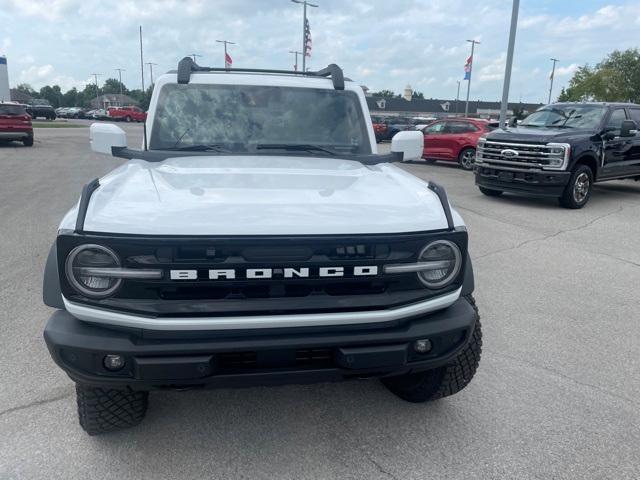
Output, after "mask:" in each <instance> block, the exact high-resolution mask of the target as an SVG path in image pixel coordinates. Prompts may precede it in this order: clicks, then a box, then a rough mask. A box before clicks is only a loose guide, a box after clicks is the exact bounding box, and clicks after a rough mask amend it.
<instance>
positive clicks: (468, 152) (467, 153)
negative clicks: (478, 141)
mask: <svg viewBox="0 0 640 480" xmlns="http://www.w3.org/2000/svg"><path fill="white" fill-rule="evenodd" d="M458 163H459V164H460V166H461V167H462V168H463V169H464V170H473V165H474V164H475V163H476V149H475V148H465V149H463V150H462V151H461V152H460V155H458Z"/></svg>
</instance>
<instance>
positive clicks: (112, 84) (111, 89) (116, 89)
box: [102, 78, 129, 95]
mask: <svg viewBox="0 0 640 480" xmlns="http://www.w3.org/2000/svg"><path fill="white" fill-rule="evenodd" d="M120 86H122V93H123V94H124V95H128V94H129V90H127V87H126V86H125V85H124V83H122V84H121V83H120V81H119V80H118V79H116V78H107V79H106V80H105V81H104V85H103V86H102V93H103V95H106V94H113V93H120Z"/></svg>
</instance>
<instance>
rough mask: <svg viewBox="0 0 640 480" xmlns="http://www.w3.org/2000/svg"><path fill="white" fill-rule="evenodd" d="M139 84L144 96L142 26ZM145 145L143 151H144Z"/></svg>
mask: <svg viewBox="0 0 640 480" xmlns="http://www.w3.org/2000/svg"><path fill="white" fill-rule="evenodd" d="M140 82H141V84H142V94H143V95H144V57H143V56H142V25H140ZM146 149H147V148H146V145H145V150H146Z"/></svg>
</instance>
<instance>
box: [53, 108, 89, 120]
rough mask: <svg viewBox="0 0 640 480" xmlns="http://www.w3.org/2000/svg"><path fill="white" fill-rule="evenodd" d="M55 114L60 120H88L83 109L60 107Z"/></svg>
mask: <svg viewBox="0 0 640 480" xmlns="http://www.w3.org/2000/svg"><path fill="white" fill-rule="evenodd" d="M55 113H56V115H57V116H58V117H60V118H86V111H85V110H84V109H83V108H81V107H60V108H56V110H55Z"/></svg>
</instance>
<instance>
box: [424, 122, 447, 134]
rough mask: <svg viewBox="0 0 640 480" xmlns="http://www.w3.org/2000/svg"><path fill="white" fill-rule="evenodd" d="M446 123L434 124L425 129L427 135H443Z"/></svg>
mask: <svg viewBox="0 0 640 480" xmlns="http://www.w3.org/2000/svg"><path fill="white" fill-rule="evenodd" d="M444 125H445V122H438V123H434V124H433V125H429V126H428V127H427V128H425V129H424V131H425V132H426V133H442V132H443V130H444Z"/></svg>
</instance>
